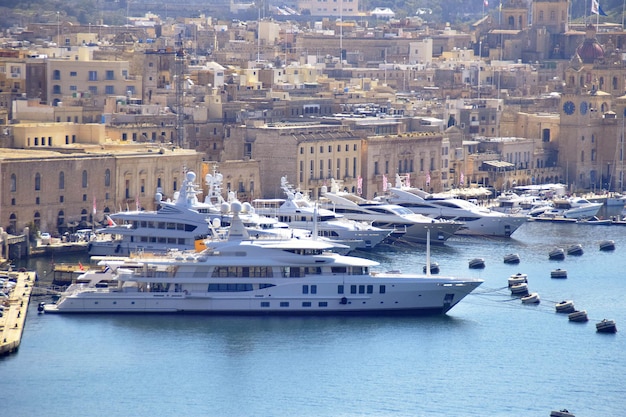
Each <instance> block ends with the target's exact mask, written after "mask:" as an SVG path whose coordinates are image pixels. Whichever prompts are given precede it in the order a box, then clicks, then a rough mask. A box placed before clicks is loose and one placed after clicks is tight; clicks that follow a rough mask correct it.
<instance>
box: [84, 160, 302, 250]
mask: <svg viewBox="0 0 626 417" xmlns="http://www.w3.org/2000/svg"><path fill="white" fill-rule="evenodd" d="M195 180H196V174H195V173H194V172H187V174H186V176H185V179H184V181H183V184H182V187H181V189H180V191H179V192H178V193H177V194H176V195H175V197H174V200H173V201H163V200H162V197H161V195H160V194H159V193H157V194H156V196H155V198H156V202H157V204H158V206H159V208H158V209H157V210H156V211H147V210H146V211H143V210H132V211H120V212H117V213H114V214H111V215H110V216H109V217H110V220H109V226H107V227H105V228H103V229H99V230H98V231H97V232H98V234H99V235H100V236H101V237H102V238H100V239H96V240H92V241H91V242H89V244H88V246H87V249H88V253H89V254H90V255H92V256H111V255H112V256H128V255H129V254H130V253H133V252H152V253H163V252H167V251H168V250H171V249H177V250H190V249H194V248H195V245H196V242H197V241H198V240H200V239H203V238H206V237H207V236H209V235H210V234H211V233H212V231H211V229H212V227H213V226H214V227H215V228H217V229H219V228H221V227H227V226H228V225H229V224H230V220H231V218H232V214H231V213H230V203H229V202H227V201H225V200H224V199H223V198H222V197H221V194H220V191H221V190H220V188H219V182H221V176H220V175H219V174H217V175H211V174H209V175H207V182H208V183H209V193H208V195H207V197H206V199H205V201H204V202H203V201H199V200H198V194H199V193H200V192H199V191H198V187H199V186H198V185H197V184H196V183H195ZM232 201H234V197H233V200H232ZM244 208H245V210H244V212H245V214H242V216H241V218H242V219H243V221H244V223H245V226H246V227H249V228H250V229H251V233H254V235H264V234H279V235H282V236H290V235H291V236H297V237H306V236H310V232H308V231H305V230H296V229H292V228H289V226H288V225H286V224H284V223H279V222H278V221H277V220H276V219H270V218H265V217H261V216H258V215H256V214H255V213H254V212H253V210H252V206H251V205H249V204H247V203H246V204H244Z"/></svg>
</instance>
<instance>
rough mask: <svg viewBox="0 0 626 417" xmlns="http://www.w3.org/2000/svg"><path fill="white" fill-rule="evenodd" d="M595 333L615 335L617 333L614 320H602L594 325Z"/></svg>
mask: <svg viewBox="0 0 626 417" xmlns="http://www.w3.org/2000/svg"><path fill="white" fill-rule="evenodd" d="M596 331H597V332H598V333H615V332H617V326H616V325H615V321H614V320H608V319H603V320H602V321H600V322H598V323H596Z"/></svg>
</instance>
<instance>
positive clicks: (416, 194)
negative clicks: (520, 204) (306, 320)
mask: <svg viewBox="0 0 626 417" xmlns="http://www.w3.org/2000/svg"><path fill="white" fill-rule="evenodd" d="M383 198H384V199H385V201H387V202H389V203H392V204H397V205H399V206H402V207H405V208H407V209H409V210H411V211H412V212H414V213H418V214H423V215H425V216H428V217H432V218H435V219H446V220H456V221H460V222H463V223H464V225H463V226H462V227H461V228H460V229H459V230H457V232H456V234H458V235H476V236H498V237H509V236H511V235H512V234H513V233H514V232H515V231H516V230H517V229H518V228H519V227H520V226H522V225H523V224H524V223H526V221H527V218H526V216H524V215H514V214H505V213H500V212H496V211H493V210H489V209H488V208H485V207H481V206H478V205H476V204H474V203H471V202H469V201H467V200H462V199H459V198H446V197H437V196H436V195H434V194H430V193H427V192H425V191H423V190H420V189H419V188H414V187H407V186H405V185H403V183H402V180H401V179H400V178H396V186H395V187H391V188H390V189H389V191H388V194H387V195H385V196H384V197H383Z"/></svg>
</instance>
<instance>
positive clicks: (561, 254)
mask: <svg viewBox="0 0 626 417" xmlns="http://www.w3.org/2000/svg"><path fill="white" fill-rule="evenodd" d="M548 258H550V259H552V260H562V259H565V250H563V248H554V249H552V250H551V251H550V252H548Z"/></svg>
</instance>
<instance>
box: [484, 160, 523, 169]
mask: <svg viewBox="0 0 626 417" xmlns="http://www.w3.org/2000/svg"><path fill="white" fill-rule="evenodd" d="M483 164H484V165H487V166H488V167H489V168H495V169H511V168H513V167H515V165H514V164H512V163H510V162H505V161H483Z"/></svg>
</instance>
